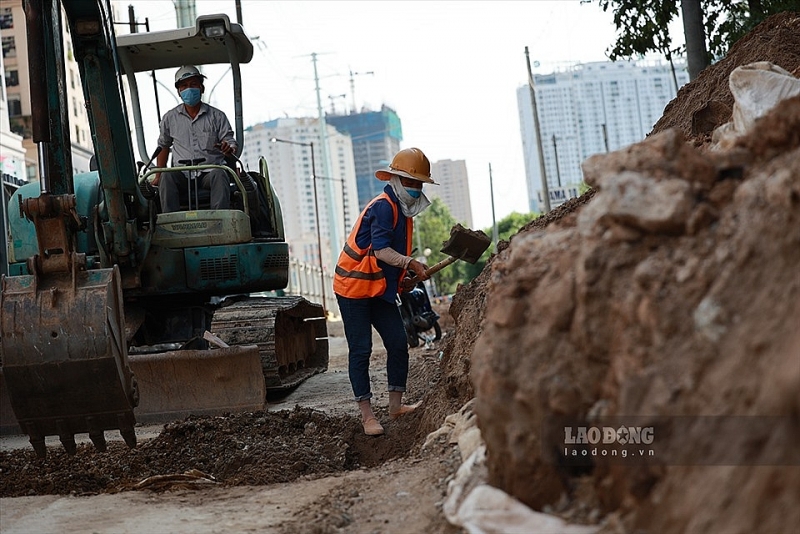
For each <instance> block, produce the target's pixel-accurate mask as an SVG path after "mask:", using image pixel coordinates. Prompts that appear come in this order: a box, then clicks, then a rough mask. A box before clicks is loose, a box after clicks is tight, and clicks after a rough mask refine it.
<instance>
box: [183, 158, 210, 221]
mask: <svg viewBox="0 0 800 534" xmlns="http://www.w3.org/2000/svg"><path fill="white" fill-rule="evenodd" d="M205 160H206V158H197V159H180V160H178V164H179V165H184V166H194V165H200V164H201V163H203V162H204V161H205ZM188 172H189V187H188V190H189V191H188V193H189V211H192V184H194V209H195V210H199V209H200V200H199V196H198V190H197V172H198V171H197V169H189V171H188Z"/></svg>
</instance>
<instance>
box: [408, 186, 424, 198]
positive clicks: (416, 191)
mask: <svg viewBox="0 0 800 534" xmlns="http://www.w3.org/2000/svg"><path fill="white" fill-rule="evenodd" d="M403 189H405V190H406V193H408V194H409V195H411V198H419V197H420V195H421V194H422V189H412V188H410V187H404V188H403Z"/></svg>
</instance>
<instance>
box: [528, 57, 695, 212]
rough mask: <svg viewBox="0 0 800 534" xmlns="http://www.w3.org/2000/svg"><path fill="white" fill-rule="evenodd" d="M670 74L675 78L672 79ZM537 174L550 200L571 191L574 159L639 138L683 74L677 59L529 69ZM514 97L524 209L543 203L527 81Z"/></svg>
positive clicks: (579, 177) (579, 176) (576, 170)
mask: <svg viewBox="0 0 800 534" xmlns="http://www.w3.org/2000/svg"><path fill="white" fill-rule="evenodd" d="M675 79H677V87H676V82H675ZM533 80H534V87H535V91H536V95H535V96H536V109H537V110H538V115H539V129H540V132H541V139H542V154H543V159H544V168H545V176H546V177H547V185H548V189H549V190H550V207H551V208H554V207H556V206H558V205H559V204H561V203H562V202H564V201H565V200H567V199H568V198H571V197H573V196H577V195H578V185H579V184H580V183H581V182H582V181H583V173H582V171H581V167H580V165H581V163H582V162H583V161H584V160H585V159H586V158H588V157H589V156H591V155H592V154H597V153H599V152H609V151H613V150H617V149H620V148H622V147H625V146H627V145H630V144H633V143H636V142H639V141H641V140H642V139H644V138H645V136H646V135H647V134H648V133H649V132H650V131H651V130H652V128H653V125H655V123H656V121H658V119H659V118H661V115H662V114H663V113H664V108H665V107H666V105H667V104H668V103H669V102H670V100H672V99H673V98H675V95H676V94H677V91H678V87H680V86H682V85H683V84H685V83H687V82H688V81H689V75H688V73H687V72H686V69H685V65H682V64H681V65H676V66H675V72H674V77H673V72H672V70H671V68H670V66H669V65H667V64H659V63H654V62H644V61H639V62H637V61H617V62H610V61H607V62H598V63H586V64H580V65H575V66H573V67H571V68H569V69H567V70H565V71H563V72H554V73H551V74H537V75H534V77H533ZM517 103H518V109H519V116H520V130H521V134H522V149H523V153H524V158H525V175H526V179H527V184H528V197H529V206H530V209H531V211H541V209H543V201H544V198H543V197H542V196H541V194H542V179H541V172H540V165H539V151H538V147H537V135H536V129H535V128H534V120H533V106H532V103H531V93H530V87H529V86H528V85H527V84H526V85H523V86H521V87H519V88H518V89H517Z"/></svg>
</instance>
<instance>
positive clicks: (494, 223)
mask: <svg viewBox="0 0 800 534" xmlns="http://www.w3.org/2000/svg"><path fill="white" fill-rule="evenodd" d="M489 194H490V196H491V198H492V242H493V243H494V252H495V254H497V240H498V238H499V236H498V234H497V220H496V219H495V217H494V183H493V181H492V164H491V163H490V164H489Z"/></svg>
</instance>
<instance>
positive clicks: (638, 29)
mask: <svg viewBox="0 0 800 534" xmlns="http://www.w3.org/2000/svg"><path fill="white" fill-rule="evenodd" d="M583 1H584V2H591V1H594V0H583ZM596 1H597V3H598V4H599V5H600V8H601V9H602V10H603V11H609V10H611V11H612V12H613V13H614V24H615V26H616V28H617V31H618V36H617V40H616V42H615V43H614V44H613V45H612V46H611V47H610V49H609V51H608V57H609V59H611V60H612V61H614V60H617V59H622V58H632V57H636V56H642V55H645V54H647V53H648V52H659V53H661V54H664V56H665V57H666V58H667V59H668V60H670V61H671V58H672V57H673V55H675V54H681V53H683V51H684V49H683V48H682V47H678V48H673V46H672V39H671V38H670V35H669V29H668V26H669V24H670V23H671V22H672V21H673V20H674V19H675V17H676V16H677V15H678V11H679V9H680V7H681V2H682V1H687V0H596ZM688 1H692V0H688ZM694 1H699V2H700V6H701V13H702V17H703V20H702V26H703V28H704V30H705V38H706V42H707V45H708V46H707V50H708V54H710V55H711V57H709V58H704V60H705V61H704V64H706V65H708V64H709V63H710V60H711V59H712V58H720V57H722V56H724V55H725V54H726V53H727V52H728V49H729V48H730V47H731V46H732V45H733V43H735V42H736V41H737V40H738V39H740V38H741V37H743V36H744V35H745V34H746V33H747V32H749V31H750V30H752V29H753V28H754V27H755V26H756V25H757V24H759V23H760V22H762V21H763V20H764V19H766V18H767V17H769V16H770V15H774V14H775V13H780V12H782V11H790V10H797V9H798V1H797V0H694ZM687 40H688V36H687Z"/></svg>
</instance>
